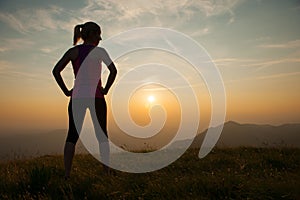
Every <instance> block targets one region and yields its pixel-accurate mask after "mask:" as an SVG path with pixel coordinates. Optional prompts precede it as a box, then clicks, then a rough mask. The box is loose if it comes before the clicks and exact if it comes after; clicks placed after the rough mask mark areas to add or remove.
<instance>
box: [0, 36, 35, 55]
mask: <svg viewBox="0 0 300 200" xmlns="http://www.w3.org/2000/svg"><path fill="white" fill-rule="evenodd" d="M1 43H3V44H1ZM0 44H1V46H2V47H0V52H5V51H10V50H21V49H22V50H24V49H27V48H31V47H32V46H33V45H34V44H35V42H34V41H32V40H29V39H25V38H4V39H2V41H1V42H0Z"/></svg>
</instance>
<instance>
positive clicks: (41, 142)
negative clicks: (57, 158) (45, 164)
mask: <svg viewBox="0 0 300 200" xmlns="http://www.w3.org/2000/svg"><path fill="white" fill-rule="evenodd" d="M66 136H67V130H65V129H58V130H53V131H49V132H47V131H45V132H42V131H41V132H37V131H33V132H32V133H23V134H21V133H10V134H6V135H0V160H3V159H4V160H6V159H18V158H27V157H36V156H41V155H47V154H60V155H61V154H63V148H64V144H65V139H66ZM76 152H80V153H81V152H86V150H85V148H84V147H83V145H82V144H81V142H80V141H79V142H78V145H77V148H76Z"/></svg>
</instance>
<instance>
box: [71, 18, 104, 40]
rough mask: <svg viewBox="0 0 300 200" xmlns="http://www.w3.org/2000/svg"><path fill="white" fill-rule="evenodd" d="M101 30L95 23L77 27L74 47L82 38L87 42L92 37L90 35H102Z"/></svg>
mask: <svg viewBox="0 0 300 200" xmlns="http://www.w3.org/2000/svg"><path fill="white" fill-rule="evenodd" d="M100 33H101V28H100V26H99V25H98V24H96V23H95V22H86V23H85V24H79V25H76V26H75V28H74V37H73V45H76V44H77V42H78V40H79V39H80V38H81V39H83V40H86V39H88V38H89V37H90V34H100Z"/></svg>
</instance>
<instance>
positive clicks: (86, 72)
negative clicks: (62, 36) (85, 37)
mask: <svg viewBox="0 0 300 200" xmlns="http://www.w3.org/2000/svg"><path fill="white" fill-rule="evenodd" d="M77 48H78V57H77V58H76V60H75V61H74V62H72V66H73V72H74V75H75V83H74V85H75V84H76V85H77V87H74V90H73V94H72V97H73V98H91V97H95V98H104V95H103V94H102V93H101V92H100V88H101V87H102V85H101V68H102V65H101V63H102V61H103V62H104V63H105V64H106V65H109V64H110V63H111V62H112V61H111V59H110V57H109V56H108V54H107V52H106V51H105V50H104V49H103V48H101V47H95V46H94V45H89V44H81V45H77ZM94 48H97V50H98V51H97V52H99V51H100V56H99V57H98V56H97V59H98V61H97V62H93V61H94V60H93V59H94V58H95V56H94V55H91V56H89V57H88V55H89V53H90V52H91V51H92V50H93V49H94ZM86 57H88V58H89V60H87V61H86V62H85V63H84V64H83V61H84V60H85V59H86ZM89 62H91V63H93V64H92V65H93V66H92V67H90V66H89ZM82 64H83V65H82ZM97 65H98V66H97ZM80 67H84V68H85V69H81V70H80V73H81V77H78V76H77V74H78V71H79V69H80ZM95 67H96V68H95ZM95 69H97V70H95ZM95 79H97V81H98V79H99V81H98V84H97V89H96V93H93V91H91V90H92V89H91V88H93V86H91V84H90V83H92V84H94V82H95ZM93 80H94V81H93ZM95 85H96V84H94V86H95Z"/></svg>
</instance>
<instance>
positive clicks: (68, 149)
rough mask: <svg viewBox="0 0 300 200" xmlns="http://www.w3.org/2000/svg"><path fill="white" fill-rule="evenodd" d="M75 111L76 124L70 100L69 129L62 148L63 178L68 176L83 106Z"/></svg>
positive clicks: (80, 123) (83, 110) (81, 121)
mask: <svg viewBox="0 0 300 200" xmlns="http://www.w3.org/2000/svg"><path fill="white" fill-rule="evenodd" d="M78 106H80V105H78ZM78 108H79V107H78ZM76 111H77V113H76V114H77V115H78V116H75V117H76V124H77V126H75V122H74V116H73V111H72V100H70V102H69V106H68V116H69V130H68V136H67V139H66V143H65V148H64V166H65V178H69V177H70V172H71V168H72V161H73V157H74V154H75V145H76V142H77V141H78V138H79V133H80V131H81V128H82V124H83V120H84V115H85V109H84V108H81V109H77V110H76ZM78 111H79V112H78ZM77 129H79V130H77Z"/></svg>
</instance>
